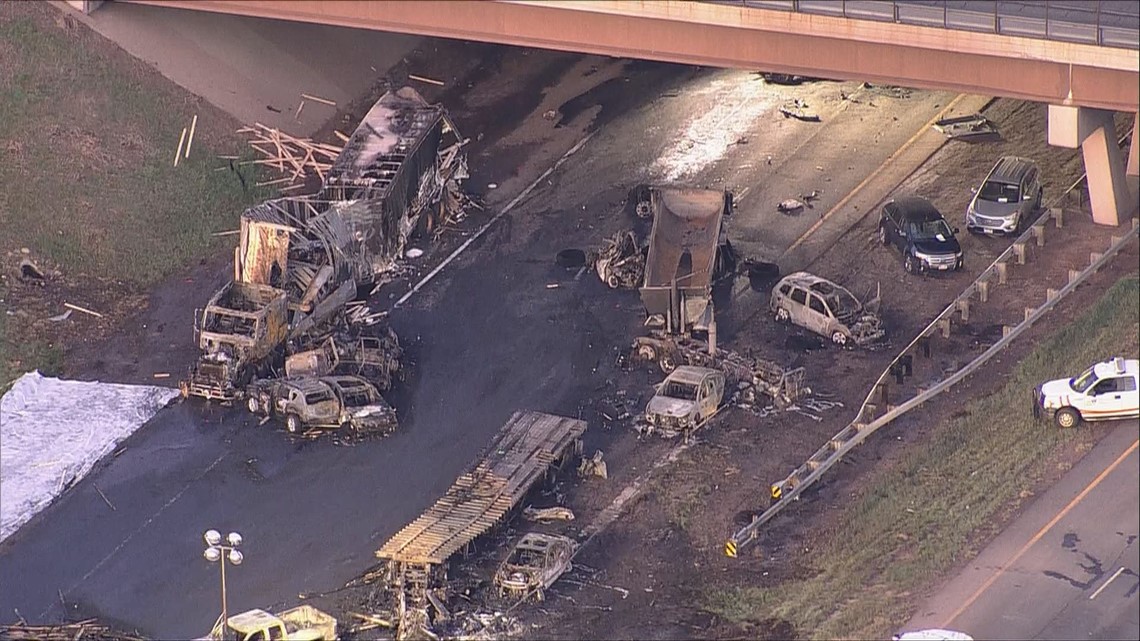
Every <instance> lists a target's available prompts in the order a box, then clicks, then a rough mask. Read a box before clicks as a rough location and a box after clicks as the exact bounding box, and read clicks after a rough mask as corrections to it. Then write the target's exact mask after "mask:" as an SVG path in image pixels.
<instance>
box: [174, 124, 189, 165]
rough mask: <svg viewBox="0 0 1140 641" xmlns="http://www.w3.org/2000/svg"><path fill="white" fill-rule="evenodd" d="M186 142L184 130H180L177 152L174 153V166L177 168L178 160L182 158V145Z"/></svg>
mask: <svg viewBox="0 0 1140 641" xmlns="http://www.w3.org/2000/svg"><path fill="white" fill-rule="evenodd" d="M185 142H186V128H185V127H183V128H182V135H181V136H179V137H178V151H175V152H174V166H175V167H177V166H178V159H179V158H181V157H182V145H183V144H184V143H185Z"/></svg>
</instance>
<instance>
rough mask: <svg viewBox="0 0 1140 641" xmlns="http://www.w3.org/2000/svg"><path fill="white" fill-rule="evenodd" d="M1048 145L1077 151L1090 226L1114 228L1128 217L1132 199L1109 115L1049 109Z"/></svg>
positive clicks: (1079, 109)
mask: <svg viewBox="0 0 1140 641" xmlns="http://www.w3.org/2000/svg"><path fill="white" fill-rule="evenodd" d="M1049 144H1050V145H1054V146H1057V147H1068V148H1070V149H1076V148H1077V147H1080V148H1081V156H1082V157H1083V158H1084V161H1085V172H1086V173H1087V174H1088V187H1089V201H1090V204H1091V205H1092V215H1093V222H1095V223H1098V224H1101V225H1111V226H1116V225H1119V224H1120V221H1121V219H1122V218H1126V217H1128V216H1130V215H1131V214H1132V212H1133V210H1135V208H1136V195H1135V193H1134V192H1133V191H1132V190H1131V189H1130V188H1129V186H1128V181H1127V180H1126V179H1125V167H1124V158H1123V156H1122V155H1121V151H1120V146H1119V145H1118V144H1117V143H1116V127H1115V125H1114V124H1113V120H1112V112H1111V111H1106V110H1103V109H1090V108H1085V107H1068V106H1058V105H1049ZM1130 160H1131V159H1130Z"/></svg>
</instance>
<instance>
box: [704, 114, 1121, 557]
mask: <svg viewBox="0 0 1140 641" xmlns="http://www.w3.org/2000/svg"><path fill="white" fill-rule="evenodd" d="M1129 135H1131V132H1130V133H1129V134H1126V135H1125V136H1124V137H1123V138H1121V141H1123V140H1126V139H1127V138H1128V136H1129ZM1085 178H1086V176H1085V175H1082V176H1081V177H1080V178H1078V179H1077V180H1076V182H1074V183H1073V184H1072V185H1071V186H1070V187H1069V188H1068V189H1066V190H1065V192H1064V193H1062V194H1061V195H1060V196H1059V197H1058V198H1057V199H1056V200H1055V201H1054V203H1063V202H1064V200H1065V198H1066V197H1067V196H1068V194H1069V193H1070V192H1072V191H1073V190H1074V189H1079V188H1081V186H1082V184H1083V183H1084V181H1085ZM1050 220H1053V221H1055V222H1056V225H1057V227H1061V225H1062V222H1063V209H1061V208H1050V210H1049V213H1048V214H1047V215H1044V216H1041V217H1040V218H1038V219H1037V220H1036V221H1034V223H1033V224H1032V225H1030V227H1029V228H1028V229H1026V230H1025V232H1023V233H1022V234H1021V235H1020V236H1018V238H1017V239H1016V240H1015V241H1014V242H1013V243H1011V244H1010V246H1009V247H1007V248H1006V249H1005V251H1003V252H1002V253H1001V254H1000V255H998V257H997V258H996V259H994V261H993V262H992V263H990V265H989V267H987V268H986V269H985V270H983V271H982V273H981V274H979V275H978V277H977V278H976V279H974V282H973V283H971V284H970V285H969V286H968V287H966V289H965V290H963V291H962V293H961V294H959V295H958V296H957V297H956V298H955V299H954V300H953V301H952V302H951V303H950V304H949V305H947V306H946V308H945V309H943V310H942V312H941V313H939V314H938V315H937V316H936V317H935V318H934V320H933V321H931V322H930V323H929V324H928V325H927V326H926V327H925V328H924V329H923V330H922V331H921V332H919V333H918V335H917V336H915V338H914V339H913V340H912V341H911V342H910V343H909V344H907V346H906V347H905V348H903V350H902V351H900V352H899V353H898V355H897V356H895V358H894V359H892V360H891V363H890V365H888V366H887V368H886V369H884V370H883V372H882V374H880V375H879V378H878V379H877V380H876V381H875V384H874V386H872V387H871V390H870V391H869V392H868V393H867V396H866V398H864V400H863V404H862V405H861V406H860V407H859V412H858V413H857V414H856V416H855V419H854V420H853V421H851V422H850V423H849V424H848V425H847V427H845V428H843V429H842V430H840V431H839V433H837V434H836V435H835V436H833V437H832V438H831V439H830V440H829V441H828V442H827V443H826V444H825V445H824V446H823V447H821V448H820V449H818V450H817V451H816V452H815V454H813V455H812V456H811V457H810V458H808V460H807V461H806V462H805V463H804V464H803V465H801V466H799V467H798V468H796V469H795V470H794V471H793V472H792V473H791V474H789V475H788V476H787V477H786V478H785V479H784V480H783V481H780V482H778V483H775V484H773V485H772V487H771V495H772V498H773V499H774V500H775V501H776V502H775V503H773V504H772V505H771V506H770V507H769V508H768V509H766V510H764V512H762V513H761V514H760V515H758V516H756V517H754V518H753V519H752V521H751V522H750V523H749V524H748V525H746V526H744V527H743V528H741V529H740V530H739V531H738V532H736V533H735V534H734V535H733V536H732V537H731V538H729V539H728V540H727V541H726V542H725V544H724V552H725V555H726V556H728V557H732V558H735V557H736V556H737V554H738V552H739V551H740V550H741V549H742V548H743V547H744V546H746V545H747V544H748V543H750V542H751V541H753V540H754V539H755V538H756V532H757V530H759V528H760V526H762V525H764V524H765V523H767V522H768V521H770V520H771V519H772V518H773V517H775V516H776V515H777V514H778V513H779V512H780V511H781V510H783V509H784V507H786V506H787V505H788V504H789V503H791V502H792V501H794V500H796V499H797V498H798V497H799V495H800V494H801V493H802V492H803V491H804V490H806V489H807V488H808V487H809V486H810V485H812V484H813V483H815V481H816V480H817V479H819V478H820V477H821V476H823V474H824V473H826V472H827V471H828V470H829V469H831V467H832V466H834V465H835V464H836V463H838V462H839V460H840V459H842V458H843V456H844V455H846V454H847V453H848V452H849V451H851V449H852V448H854V447H855V446H856V445H859V444H861V443H862V442H863V441H864V440H866V439H867V437H869V436H870V435H871V434H873V433H874V432H875V431H877V430H878V429H879V428H881V427H883V426H885V425H888V424H889V423H890V422H891V421H893V420H895V419H896V418H898V417H900V416H902V415H903V414H906V413H907V412H909V411H910V410H912V409H914V408H916V407H918V406H920V405H922V404H923V403H925V402H926V401H928V400H930V399H931V398H934V397H935V396H937V395H938V394H940V393H942V392H944V391H946V390H948V389H950V388H951V387H953V386H954V385H955V384H957V383H958V382H960V381H961V380H962V379H964V378H965V377H967V376H969V375H970V374H972V373H973V372H974V371H975V370H977V369H978V368H979V367H981V366H982V365H984V364H985V363H986V362H987V361H989V360H990V359H991V358H992V357H993V356H994V355H996V354H997V353H998V352H1000V351H1001V350H1002V349H1004V348H1005V347H1006V346H1007V345H1009V343H1010V342H1012V341H1013V340H1014V339H1016V338H1017V337H1018V336H1020V335H1021V334H1022V333H1023V332H1025V331H1026V330H1028V329H1029V328H1030V327H1032V326H1033V324H1034V323H1036V322H1037V321H1038V319H1040V318H1041V317H1042V316H1044V315H1045V313H1047V312H1048V311H1049V310H1051V309H1053V307H1054V306H1056V305H1057V303H1058V302H1060V301H1061V300H1062V299H1064V298H1065V296H1067V295H1068V294H1069V292H1071V291H1073V290H1074V289H1076V287H1077V286H1078V285H1080V284H1081V283H1082V282H1084V281H1085V280H1086V279H1088V278H1089V277H1090V276H1091V275H1092V274H1094V273H1096V271H1097V270H1098V269H1100V267H1101V266H1103V265H1104V264H1105V263H1106V262H1107V261H1108V260H1109V259H1111V258H1112V257H1113V256H1115V255H1116V254H1117V253H1119V251H1120V250H1121V249H1122V248H1123V247H1124V246H1125V245H1126V244H1128V242H1130V241H1131V240H1132V238H1133V237H1135V236H1137V234H1138V233H1140V225H1138V224H1137V222H1138V221H1137V220H1136V219H1133V220H1132V228H1131V229H1130V230H1129V231H1128V232H1126V233H1125V234H1124V235H1122V236H1119V237H1116V236H1114V237H1112V242H1111V243H1110V246H1109V248H1108V251H1106V252H1105V253H1103V254H1096V253H1094V254H1092V255H1091V256H1090V261H1089V263H1090V264H1089V266H1088V267H1086V268H1085V269H1083V270H1081V271H1080V272H1076V271H1072V270H1071V271H1070V272H1069V279H1068V283H1067V284H1066V285H1065V286H1064V287H1062V288H1061V289H1060V290H1053V289H1048V290H1046V296H1045V303H1044V304H1043V305H1041V306H1040V307H1037V308H1034V309H1033V310H1029V309H1027V310H1026V314H1025V317H1024V319H1023V320H1022V321H1021V322H1020V323H1018V324H1017V325H1015V326H1012V327H1011V326H1008V325H1007V326H1004V327H1003V328H1002V338H1001V339H1000V340H998V341H997V342H996V343H994V344H993V345H992V346H990V347H989V349H987V350H986V351H985V352H983V353H982V354H980V355H979V356H978V357H977V358H975V359H974V360H972V361H970V362H969V363H968V364H967V365H966V366H965V367H962V368H961V369H959V370H957V371H956V372H954V373H953V374H952V375H950V376H949V377H948V378H946V379H944V380H942V381H940V382H939V383H937V384H936V385H934V386H932V387H930V389H927V390H924V391H921V392H920V393H919V394H917V395H915V396H913V397H912V398H910V399H909V400H907V401H905V402H903V403H902V404H900V405H898V406H896V407H889V406H888V407H887V411H886V413H885V414H883V415H882V416H880V417H878V418H876V419H873V420H870V421H869V422H864V421H866V420H867V418H868V414H873V413H874V411H875V410H877V406H876V404H875V403H873V402H872V401H873V400H874V397H875V394H876V393H881V392H882V390H883V389H884V387H883V385H884V383H885V382H886V380H887V379H888V378H889V377H891V376H893V375H894V374H895V372H897V371H898V368H899V367H900V366H901V365H902V363H903V359H904V358H907V357H908V356H911V355H912V354H913V352H914V350H915V348H916V347H917V346H918V345H919V343H920V342H921V341H923V340H925V339H927V338H928V337H930V336H932V335H933V334H935V333H937V332H939V331H941V332H943V334H944V335H948V334H949V330H950V322H951V318H952V317H953V315H954V314H963V315H968V314H969V304H970V299H971V298H972V297H973V296H974V295H975V294H978V295H979V297H980V298H981V300H982V302H985V301H986V300H987V299H988V296H989V284H990V283H991V282H992V280H993V279H994V278H995V277H996V278H997V279H998V282H999V283H1004V282H1005V279H1006V272H1007V270H1008V265H1009V262H1010V261H1011V260H1016V261H1017V262H1018V263H1019V264H1024V263H1025V256H1026V252H1025V248H1026V246H1027V244H1028V242H1029V241H1030V240H1031V239H1032V240H1035V241H1036V242H1037V244H1038V245H1044V244H1045V226H1046V225H1047V224H1048V222H1049V221H1050ZM869 410H870V411H869Z"/></svg>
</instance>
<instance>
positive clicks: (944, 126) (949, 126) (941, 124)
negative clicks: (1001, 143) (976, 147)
mask: <svg viewBox="0 0 1140 641" xmlns="http://www.w3.org/2000/svg"><path fill="white" fill-rule="evenodd" d="M934 128H935V129H936V130H938V131H939V132H941V133H943V134H945V135H946V137H947V138H955V139H960V138H969V139H974V138H994V139H996V138H997V136H998V130H997V125H995V124H994V123H993V122H992V121H991V120H990V119H989V118H986V117H985V116H983V115H981V114H973V115H970V116H958V117H956V118H943V119H942V120H939V121H937V122H935V123H934Z"/></svg>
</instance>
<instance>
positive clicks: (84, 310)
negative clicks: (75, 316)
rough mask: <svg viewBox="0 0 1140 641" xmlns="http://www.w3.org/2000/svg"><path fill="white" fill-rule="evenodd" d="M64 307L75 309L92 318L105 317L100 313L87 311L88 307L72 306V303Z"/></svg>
mask: <svg viewBox="0 0 1140 641" xmlns="http://www.w3.org/2000/svg"><path fill="white" fill-rule="evenodd" d="M63 306H64V307H66V308H68V309H74V310H75V311H77V312H83V313H84V314H90V315H91V316H94V317H96V318H103V315H102V314H100V313H99V312H93V311H91V310H89V309H87V308H86V307H80V306H79V305H72V304H71V303H64V304H63Z"/></svg>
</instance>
